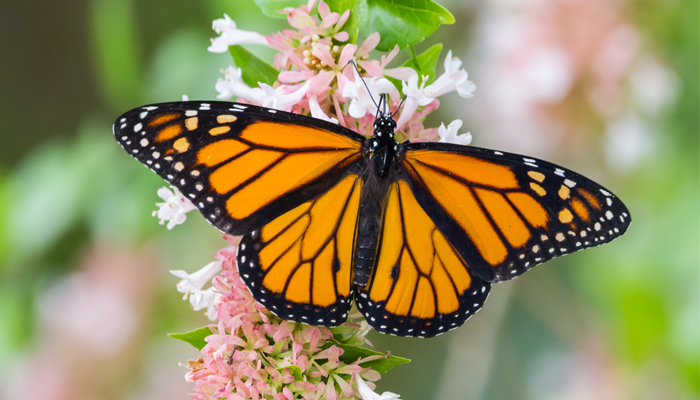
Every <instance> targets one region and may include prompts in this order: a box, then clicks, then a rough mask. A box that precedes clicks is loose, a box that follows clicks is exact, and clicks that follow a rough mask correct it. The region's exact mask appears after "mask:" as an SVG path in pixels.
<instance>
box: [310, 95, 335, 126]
mask: <svg viewBox="0 0 700 400" xmlns="http://www.w3.org/2000/svg"><path fill="white" fill-rule="evenodd" d="M309 110H310V111H311V116H312V117H314V118H318V119H322V120H324V121H328V122H332V123H334V124H337V123H338V119H337V118H330V117H329V116H328V115H326V113H324V112H323V110H322V109H321V106H320V105H319V104H318V97H317V96H316V95H313V96H311V97H309Z"/></svg>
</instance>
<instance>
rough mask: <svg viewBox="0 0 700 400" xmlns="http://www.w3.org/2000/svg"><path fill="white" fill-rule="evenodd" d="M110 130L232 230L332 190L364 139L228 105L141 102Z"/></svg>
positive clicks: (282, 114) (287, 116) (220, 225)
mask: <svg viewBox="0 0 700 400" xmlns="http://www.w3.org/2000/svg"><path fill="white" fill-rule="evenodd" d="M113 131H114V135H115V137H116V139H117V141H118V142H119V143H120V144H121V145H122V146H123V147H124V149H125V150H126V151H127V152H128V153H129V154H131V155H132V156H133V157H135V158H136V159H137V160H139V161H141V162H142V163H143V164H144V165H146V166H147V167H148V168H150V169H152V170H153V171H154V172H156V173H157V174H158V175H160V176H161V177H163V178H164V179H165V180H166V181H168V182H170V183H171V184H172V185H174V186H176V187H178V188H179V189H180V190H181V191H182V192H183V193H184V194H185V196H187V197H188V198H189V199H190V200H191V201H192V202H193V203H194V204H195V206H197V207H198V208H199V210H200V211H201V212H202V214H203V215H204V216H205V217H206V218H207V219H208V220H209V221H210V222H211V223H212V224H213V225H215V226H216V227H217V228H219V229H220V230H221V231H223V232H225V233H229V234H234V235H241V234H244V233H248V232H251V231H253V230H254V229H257V228H259V227H261V226H262V225H264V224H266V223H268V222H270V221H272V220H273V219H275V218H277V217H278V216H280V215H281V214H283V213H285V212H287V211H289V210H291V209H293V208H295V207H297V206H299V205H300V204H302V203H304V202H306V201H308V200H310V199H313V198H315V197H317V196H318V195H320V194H321V193H323V192H325V191H326V190H328V189H329V188H331V187H332V186H333V185H334V184H335V183H336V182H337V181H338V180H339V179H341V178H342V177H343V176H344V175H345V173H346V172H347V170H348V168H349V167H351V166H352V165H353V164H354V163H356V162H357V161H358V160H359V159H360V158H361V156H360V147H361V144H362V141H363V138H362V136H360V135H358V134H357V133H355V132H352V131H350V130H348V129H345V128H343V127H341V126H339V125H336V124H331V123H327V122H325V121H321V120H318V119H314V118H308V117H304V116H301V115H297V114H291V113H286V112H282V111H277V110H271V109H266V108H261V107H255V106H251V105H245V104H237V103H228V102H206V103H203V102H194V101H193V102H178V103H164V104H155V105H151V106H145V107H140V108H137V109H134V110H131V111H129V112H127V113H126V114H124V115H122V116H121V117H120V118H119V119H118V120H117V122H116V123H115V125H114V128H113Z"/></svg>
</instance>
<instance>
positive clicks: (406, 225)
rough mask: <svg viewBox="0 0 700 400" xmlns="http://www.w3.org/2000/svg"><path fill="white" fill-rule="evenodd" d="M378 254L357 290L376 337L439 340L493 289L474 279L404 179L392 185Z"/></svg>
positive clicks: (471, 311) (469, 313)
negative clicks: (381, 334) (362, 285)
mask: <svg viewBox="0 0 700 400" xmlns="http://www.w3.org/2000/svg"><path fill="white" fill-rule="evenodd" d="M379 249H380V251H379V258H378V259H377V263H376V265H375V268H374V271H373V272H372V276H371V279H370V282H369V284H368V285H367V287H365V288H357V289H356V290H357V296H356V298H357V306H358V308H359V309H360V311H361V312H362V313H363V314H364V315H365V318H366V319H367V322H369V324H370V325H372V327H373V328H374V329H376V330H378V331H379V332H382V333H389V334H394V335H398V336H419V337H431V336H435V335H439V334H441V333H444V332H447V331H449V330H452V329H455V328H457V327H459V326H460V325H462V324H463V323H464V321H466V320H467V319H468V318H469V317H471V316H472V315H474V313H475V312H476V311H478V310H479V308H481V306H482V305H483V303H484V301H485V300H486V296H488V293H489V290H490V287H491V285H490V284H489V283H488V282H484V281H482V280H481V279H480V278H479V277H478V276H476V275H474V274H473V272H472V270H471V268H470V266H469V265H468V264H467V263H466V262H465V261H464V259H463V258H462V257H461V256H460V254H459V253H458V252H457V251H456V249H455V248H454V246H452V244H451V243H450V242H449V241H448V240H447V238H446V237H445V235H444V234H443V232H441V230H440V229H439V228H438V227H437V226H436V225H435V223H434V222H433V221H432V220H431V219H430V217H429V216H428V215H427V214H426V213H425V211H423V209H422V208H421V206H420V205H419V204H418V201H417V200H416V198H415V197H414V195H413V192H412V191H411V188H410V187H409V184H408V183H407V182H405V181H403V180H399V181H396V182H394V183H393V185H392V186H391V189H390V192H389V197H388V202H387V204H386V211H385V213H384V220H383V224H382V231H381V237H380V244H379Z"/></svg>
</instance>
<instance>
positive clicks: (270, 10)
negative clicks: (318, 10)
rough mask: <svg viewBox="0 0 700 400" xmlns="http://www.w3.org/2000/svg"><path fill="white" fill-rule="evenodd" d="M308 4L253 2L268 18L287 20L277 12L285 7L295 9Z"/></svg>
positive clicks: (303, 1) (271, 0)
mask: <svg viewBox="0 0 700 400" xmlns="http://www.w3.org/2000/svg"><path fill="white" fill-rule="evenodd" d="M306 3H308V1H307V0H255V4H257V5H258V7H260V9H261V10H262V12H263V14H265V15H266V16H268V17H270V18H280V19H282V18H287V16H286V15H284V14H280V13H278V12H277V11H279V10H283V9H285V8H287V7H294V8H297V7H299V6H301V5H304V4H306Z"/></svg>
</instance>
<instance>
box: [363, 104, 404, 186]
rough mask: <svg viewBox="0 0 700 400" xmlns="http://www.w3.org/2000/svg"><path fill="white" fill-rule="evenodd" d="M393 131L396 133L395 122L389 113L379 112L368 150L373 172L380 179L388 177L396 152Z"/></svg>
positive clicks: (396, 145)
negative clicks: (372, 163) (370, 154)
mask: <svg viewBox="0 0 700 400" xmlns="http://www.w3.org/2000/svg"><path fill="white" fill-rule="evenodd" d="M382 96H384V95H382ZM382 100H383V97H382V99H380V104H381V103H382ZM384 104H386V103H384ZM394 131H396V121H394V118H393V116H392V115H391V113H390V112H381V111H380V112H379V113H378V115H377V118H376V119H375V120H374V137H372V139H370V140H369V142H370V143H371V148H370V149H369V150H370V151H371V152H372V162H374V170H375V172H376V173H377V175H378V176H379V177H381V178H384V177H386V176H387V175H388V173H389V169H390V168H391V166H392V165H393V161H394V159H395V158H396V154H397V151H398V143H396V140H395V139H394Z"/></svg>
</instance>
